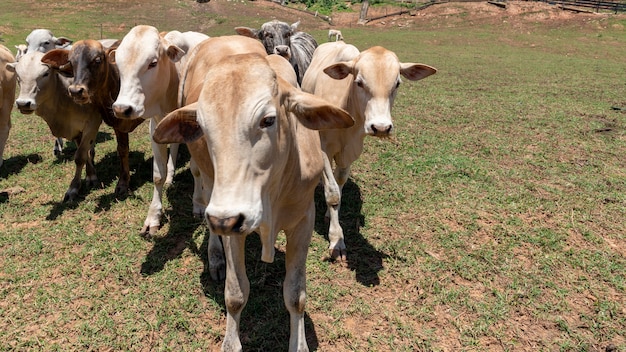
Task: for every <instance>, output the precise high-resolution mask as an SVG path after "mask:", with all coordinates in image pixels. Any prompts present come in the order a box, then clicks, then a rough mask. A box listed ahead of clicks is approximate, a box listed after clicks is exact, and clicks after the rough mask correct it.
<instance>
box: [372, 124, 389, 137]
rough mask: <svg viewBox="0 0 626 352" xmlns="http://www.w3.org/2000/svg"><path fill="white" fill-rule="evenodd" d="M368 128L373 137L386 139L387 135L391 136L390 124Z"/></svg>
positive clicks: (374, 125)
mask: <svg viewBox="0 0 626 352" xmlns="http://www.w3.org/2000/svg"><path fill="white" fill-rule="evenodd" d="M370 128H371V130H372V133H373V135H374V136H377V137H387V136H389V134H391V130H392V129H393V125H392V124H371V125H370Z"/></svg>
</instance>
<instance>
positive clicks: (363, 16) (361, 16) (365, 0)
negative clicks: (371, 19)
mask: <svg viewBox="0 0 626 352" xmlns="http://www.w3.org/2000/svg"><path fill="white" fill-rule="evenodd" d="M369 7H370V2H369V0H363V2H362V3H361V12H360V13H359V21H358V22H357V23H358V24H366V23H367V10H368V9H369Z"/></svg>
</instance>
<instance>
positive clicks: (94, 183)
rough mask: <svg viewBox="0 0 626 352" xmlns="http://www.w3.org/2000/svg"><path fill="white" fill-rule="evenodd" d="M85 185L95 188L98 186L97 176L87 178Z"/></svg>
mask: <svg viewBox="0 0 626 352" xmlns="http://www.w3.org/2000/svg"><path fill="white" fill-rule="evenodd" d="M87 187H90V188H96V187H98V179H97V178H93V179H91V180H90V179H87Z"/></svg>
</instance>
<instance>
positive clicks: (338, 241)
mask: <svg viewBox="0 0 626 352" xmlns="http://www.w3.org/2000/svg"><path fill="white" fill-rule="evenodd" d="M435 72H437V70H436V69H435V68H433V67H430V66H427V65H423V64H415V63H402V62H400V60H398V57H397V56H396V54H395V53H393V52H392V51H389V50H387V49H385V48H383V47H380V46H375V47H372V48H370V49H368V50H365V51H363V52H360V51H359V49H357V48H356V47H354V46H353V45H349V44H346V43H344V42H343V41H336V42H329V43H324V44H322V45H320V46H319V47H318V48H317V50H315V53H314V54H313V59H312V60H311V66H309V69H308V71H307V72H306V74H305V75H304V79H303V81H302V90H304V91H305V92H310V93H313V94H315V95H317V96H320V97H322V98H324V99H327V100H328V101H329V102H331V103H334V104H336V105H337V106H340V107H342V108H344V109H346V110H347V111H348V112H349V113H350V115H352V116H353V117H354V119H355V124H354V126H353V127H351V128H348V129H345V130H329V131H322V132H320V137H321V139H322V149H323V150H324V153H325V155H326V157H325V160H324V161H325V165H324V177H323V181H324V194H325V197H326V204H327V205H328V213H327V214H328V215H329V216H330V228H329V230H328V238H329V240H330V254H331V256H332V258H334V259H340V260H342V261H345V260H346V245H345V243H344V237H343V229H342V228H341V225H340V224H339V207H340V205H341V189H342V187H343V185H344V184H345V183H346V181H347V180H348V176H349V174H350V165H351V164H352V163H353V162H354V161H355V160H357V159H358V158H359V156H360V155H361V152H362V151H363V139H364V138H365V136H367V135H369V136H375V137H388V136H389V135H390V134H391V133H392V130H393V123H392V120H391V107H392V106H393V101H394V98H395V96H396V92H397V91H398V87H399V86H400V76H403V77H404V78H407V79H409V80H411V81H417V80H420V79H423V78H426V77H428V76H430V75H432V74H434V73H435ZM333 162H334V164H335V168H334V170H333V168H332V163H333Z"/></svg>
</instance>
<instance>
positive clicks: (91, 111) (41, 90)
mask: <svg viewBox="0 0 626 352" xmlns="http://www.w3.org/2000/svg"><path fill="white" fill-rule="evenodd" d="M43 56H44V54H43V53H41V52H39V51H32V52H31V51H29V52H27V53H26V54H25V55H24V56H22V58H21V59H20V61H18V62H16V63H10V64H7V65H6V68H7V69H8V70H10V71H13V72H15V73H16V74H17V76H18V77H19V84H20V94H19V96H18V97H17V99H16V100H15V105H16V106H17V108H18V109H19V110H20V112H21V113H22V114H32V113H33V112H34V113H35V114H37V115H38V116H41V117H42V118H43V119H44V120H45V121H46V123H47V124H48V127H50V131H51V132H52V134H53V135H54V136H55V137H63V138H67V139H70V140H73V141H75V142H76V145H77V146H78V148H77V149H76V154H75V156H74V162H75V163H76V171H75V173H74V178H73V179H72V182H71V183H70V186H69V188H68V190H67V192H65V197H64V199H63V200H64V201H73V200H75V199H76V197H77V196H78V191H79V189H80V185H81V176H82V170H83V167H85V166H86V172H87V177H86V180H87V183H88V185H90V186H93V185H97V181H98V179H97V177H96V169H95V168H94V164H93V158H94V146H95V143H96V136H97V135H98V128H99V127H100V124H101V123H102V117H101V115H100V112H99V111H98V109H97V108H96V107H95V106H94V105H92V104H85V105H78V104H75V103H74V101H73V100H72V98H71V97H70V96H69V94H68V93H67V91H68V87H69V85H70V84H71V79H69V78H66V77H63V76H61V75H59V74H58V73H56V72H55V71H54V70H53V69H51V68H50V67H49V66H48V65H46V64H44V63H42V62H41V59H42V58H43Z"/></svg>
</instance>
